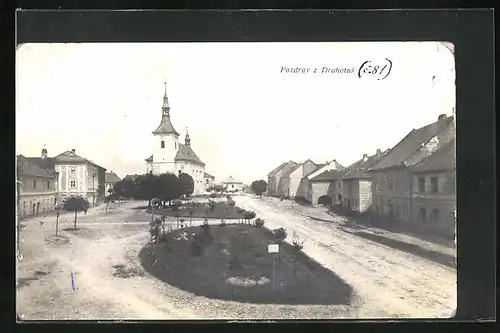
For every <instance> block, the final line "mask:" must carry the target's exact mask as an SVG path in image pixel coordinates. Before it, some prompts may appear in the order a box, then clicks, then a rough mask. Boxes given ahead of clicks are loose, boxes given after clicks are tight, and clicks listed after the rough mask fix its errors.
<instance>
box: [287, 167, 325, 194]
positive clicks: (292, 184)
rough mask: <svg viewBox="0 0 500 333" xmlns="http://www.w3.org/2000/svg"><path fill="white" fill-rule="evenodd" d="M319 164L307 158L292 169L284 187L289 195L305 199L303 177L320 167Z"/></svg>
mask: <svg viewBox="0 0 500 333" xmlns="http://www.w3.org/2000/svg"><path fill="white" fill-rule="evenodd" d="M318 167H319V165H318V164H316V163H314V162H313V161H311V160H310V159H308V160H306V161H305V162H302V163H300V164H298V165H297V166H296V167H295V168H293V169H291V170H290V172H289V174H288V175H287V176H285V175H283V177H286V181H285V184H283V185H284V186H286V188H285V189H284V190H285V191H286V192H288V196H289V197H290V198H297V199H299V198H300V199H302V200H304V199H305V197H304V186H305V182H303V181H302V179H303V178H304V177H305V176H306V175H307V174H309V173H311V172H313V171H314V170H316V169H318Z"/></svg>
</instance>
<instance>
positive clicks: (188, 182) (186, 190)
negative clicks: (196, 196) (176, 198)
mask: <svg viewBox="0 0 500 333" xmlns="http://www.w3.org/2000/svg"><path fill="white" fill-rule="evenodd" d="M179 186H180V192H181V195H185V196H187V197H189V196H191V194H193V192H194V180H193V178H192V177H191V176H190V175H188V174H187V173H183V172H182V173H180V174H179Z"/></svg>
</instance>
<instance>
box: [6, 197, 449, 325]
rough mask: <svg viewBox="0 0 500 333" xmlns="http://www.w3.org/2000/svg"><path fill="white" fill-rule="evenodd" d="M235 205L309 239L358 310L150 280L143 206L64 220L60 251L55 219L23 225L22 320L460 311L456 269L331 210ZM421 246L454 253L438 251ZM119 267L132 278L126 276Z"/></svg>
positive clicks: (266, 202) (242, 200)
mask: <svg viewBox="0 0 500 333" xmlns="http://www.w3.org/2000/svg"><path fill="white" fill-rule="evenodd" d="M234 199H235V200H236V202H237V205H238V206H240V207H242V208H247V209H252V210H255V211H256V212H257V216H258V217H261V218H264V219H265V220H266V227H269V228H278V227H284V228H285V229H287V232H288V235H289V237H288V239H289V240H290V239H291V238H292V233H293V231H296V232H297V233H298V234H299V235H300V236H301V237H303V236H307V239H306V241H305V244H304V245H305V247H304V252H305V253H306V254H308V255H309V256H310V257H312V258H314V259H316V260H317V261H318V262H320V263H321V264H323V265H324V266H325V267H327V268H329V269H331V270H332V271H334V272H335V273H336V274H337V275H339V276H340V277H341V278H342V279H343V280H344V281H345V282H346V283H348V284H350V285H351V286H352V287H353V289H354V292H355V297H354V300H353V303H352V304H351V305H350V306H345V305H331V306H330V305H326V306H325V305H297V306H291V305H275V304H274V305H273V304H268V305H261V304H245V303H238V302H232V301H222V300H215V299H208V298H205V297H200V296H196V295H193V294H191V293H189V292H187V291H184V290H180V289H178V288H175V287H173V286H170V285H168V284H166V283H163V282H162V281H160V280H157V279H156V278H154V277H152V276H150V275H149V274H148V273H147V272H145V271H144V269H143V268H142V266H141V264H140V262H139V259H138V253H139V251H140V250H141V248H142V247H143V246H144V245H145V244H146V243H147V241H148V239H149V235H148V231H147V230H148V225H147V221H148V220H149V219H150V215H148V214H146V213H145V212H144V210H141V209H134V207H137V206H140V205H141V204H142V205H144V203H143V202H127V203H123V204H121V205H119V206H117V205H115V206H113V207H110V211H109V213H108V214H105V209H104V206H100V207H96V208H92V209H91V210H89V212H88V214H87V215H83V214H80V215H79V217H78V225H77V226H78V228H81V229H80V230H79V231H77V232H76V233H75V232H74V231H72V230H70V229H71V228H72V227H73V214H70V213H65V214H62V215H61V217H60V226H59V228H60V229H59V230H60V235H62V236H63V238H62V241H61V242H60V243H59V244H54V243H50V242H47V241H48V240H50V239H51V237H53V235H54V231H55V217H54V216H46V217H38V218H31V219H27V220H25V221H22V224H23V225H24V227H23V229H22V231H21V234H20V239H21V250H22V254H23V256H24V258H23V259H22V260H21V261H20V262H19V264H18V291H17V299H16V303H17V312H18V315H19V316H20V317H21V318H22V319H25V320H29V319H34V320H43V319H59V320H61V319H136V320H140V319H210V318H212V319H301V318H306V319H307V318H311V319H314V318H316V319H328V318H367V317H368V318H370V317H372V318H380V317H442V316H450V315H451V314H452V313H453V310H454V308H455V302H456V287H455V281H456V272H455V270H454V269H452V268H449V267H446V266H443V265H440V264H438V263H435V262H433V261H430V260H427V259H424V258H421V257H419V256H416V255H413V254H410V253H406V252H403V251H399V250H396V249H393V248H390V247H386V246H384V245H380V244H378V243H375V242H371V241H369V240H366V239H363V238H360V237H358V236H356V235H353V234H350V233H349V232H347V231H346V229H340V228H338V227H339V226H340V225H341V224H342V223H341V219H338V221H335V222H323V221H321V220H330V221H331V220H332V219H333V218H332V217H331V216H330V215H328V214H326V213H325V212H324V210H323V209H321V208H309V207H303V206H298V205H296V204H293V205H292V204H290V202H280V201H279V200H276V199H270V198H262V199H259V198H255V197H253V196H235V197H234ZM310 216H312V217H313V218H315V219H312V218H311V217H310ZM318 219H320V220H318ZM40 221H42V222H43V223H42V224H41V223H39V222H40ZM197 223H200V221H197ZM213 223H218V221H214V222H213ZM193 224H195V222H194V223H193ZM68 228H69V229H68ZM64 229H67V230H64ZM374 232H375V231H374ZM393 237H400V238H404V237H402V236H398V235H393ZM405 240H407V241H408V239H405ZM413 241H415V242H418V241H417V240H413ZM421 243H422V242H421ZM420 245H422V246H427V247H433V249H434V250H440V251H443V252H447V251H448V252H453V250H452V249H447V248H444V247H440V246H438V245H432V244H420ZM117 267H121V268H123V270H125V271H128V272H130V273H129V275H128V276H127V277H123V276H119V275H117V274H116V272H117ZM71 273H73V277H74V285H75V290H73V287H72V282H71Z"/></svg>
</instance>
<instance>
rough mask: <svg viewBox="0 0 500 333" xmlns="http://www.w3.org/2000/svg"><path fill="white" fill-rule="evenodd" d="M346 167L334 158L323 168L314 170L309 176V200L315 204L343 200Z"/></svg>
mask: <svg viewBox="0 0 500 333" xmlns="http://www.w3.org/2000/svg"><path fill="white" fill-rule="evenodd" d="M344 169H345V167H344V166H343V165H341V164H340V163H338V162H337V160H333V161H331V162H329V163H327V164H326V165H325V166H323V167H322V168H320V169H318V170H316V171H314V172H313V173H311V174H310V175H309V176H307V178H308V180H309V197H308V199H309V200H308V201H310V202H311V204H312V205H313V206H316V205H320V204H329V203H334V202H336V201H339V200H340V201H341V200H342V199H341V197H339V194H340V193H341V185H340V184H341V182H340V180H341V178H342V176H343V175H344Z"/></svg>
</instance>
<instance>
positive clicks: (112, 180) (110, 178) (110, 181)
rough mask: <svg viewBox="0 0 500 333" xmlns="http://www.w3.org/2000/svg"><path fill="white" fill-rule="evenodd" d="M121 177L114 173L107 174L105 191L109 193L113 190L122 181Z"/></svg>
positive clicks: (105, 176)
mask: <svg viewBox="0 0 500 333" xmlns="http://www.w3.org/2000/svg"><path fill="white" fill-rule="evenodd" d="M120 180H121V179H120V177H118V175H117V174H116V173H114V172H113V171H110V172H106V174H105V175H104V190H105V192H106V193H109V190H113V188H114V186H115V184H116V183H118V182H119V181H120Z"/></svg>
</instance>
